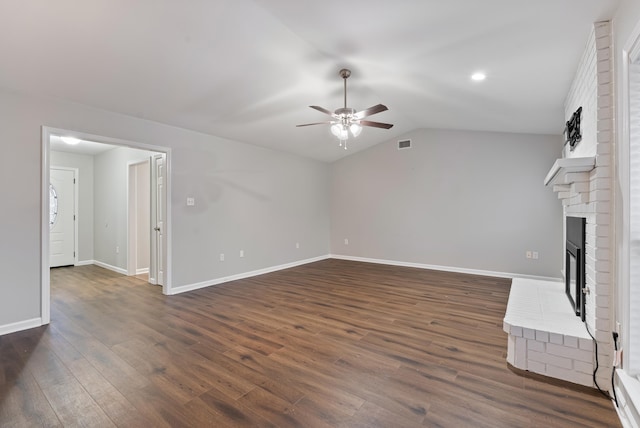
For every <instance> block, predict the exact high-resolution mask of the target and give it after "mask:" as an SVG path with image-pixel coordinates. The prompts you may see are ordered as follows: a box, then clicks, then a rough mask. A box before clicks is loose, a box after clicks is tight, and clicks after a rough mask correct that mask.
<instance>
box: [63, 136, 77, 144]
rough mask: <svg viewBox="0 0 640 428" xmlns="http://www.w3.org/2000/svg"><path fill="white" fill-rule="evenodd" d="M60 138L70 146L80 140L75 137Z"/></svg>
mask: <svg viewBox="0 0 640 428" xmlns="http://www.w3.org/2000/svg"><path fill="white" fill-rule="evenodd" d="M60 139H61V140H62V141H64V142H65V143H67V144H69V145H70V146H75V145H76V144H78V143H79V142H80V140H78V139H77V138H75V137H60Z"/></svg>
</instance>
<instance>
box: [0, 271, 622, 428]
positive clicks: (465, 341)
mask: <svg viewBox="0 0 640 428" xmlns="http://www.w3.org/2000/svg"><path fill="white" fill-rule="evenodd" d="M51 279H52V281H51V282H52V292H51V296H52V305H51V306H52V320H51V324H50V325H49V326H46V327H42V328H38V329H33V330H29V331H24V332H19V333H14V334H10V335H5V336H0V426H2V427H31V426H46V427H54V426H88V427H106V426H121V427H139V426H141V427H152V426H153V427H156V426H158V427H162V426H167V427H181V426H189V427H206V426H212V427H241V426H258V427H263V426H280V427H294V426H295V427H419V426H426V427H579V426H590V427H618V426H620V424H619V422H618V418H617V416H616V413H615V410H614V409H613V407H612V404H611V403H610V402H609V401H608V400H607V399H605V398H604V397H602V396H601V395H599V394H598V393H596V392H595V391H593V390H591V389H588V388H583V387H577V386H572V385H570V384H567V383H563V382H558V381H555V382H551V381H548V380H546V379H543V378H541V377H539V376H533V375H529V374H527V373H526V372H522V373H516V372H514V371H512V370H510V369H509V368H508V366H507V363H506V342H507V338H506V334H505V333H504V332H503V331H502V318H503V316H504V312H505V307H506V303H507V298H508V293H509V284H510V281H509V280H506V279H497V278H489V277H481V276H472V275H463V274H455V273H445V272H436V271H427V270H420V269H411V268H399V267H391V266H382V265H372V264H365V263H356V262H347V261H340V260H326V261H322V262H317V263H313V264H309V265H305V266H301V267H296V268H293V269H288V270H284V271H280V272H276V273H272V274H267V275H263V276H259V277H254V278H250V279H246V280H240V281H235V282H231V283H227V284H222V285H218V286H215V287H209V288H206V289H202V290H198V291H194V292H191V293H185V294H182V295H177V296H172V297H167V296H164V295H162V293H161V289H160V288H159V287H154V286H151V285H148V284H147V283H145V282H144V281H143V280H141V279H139V278H135V277H125V276H122V275H118V274H115V273H113V272H110V271H107V270H104V269H101V268H99V267H95V266H84V267H72V268H57V269H52V272H51Z"/></svg>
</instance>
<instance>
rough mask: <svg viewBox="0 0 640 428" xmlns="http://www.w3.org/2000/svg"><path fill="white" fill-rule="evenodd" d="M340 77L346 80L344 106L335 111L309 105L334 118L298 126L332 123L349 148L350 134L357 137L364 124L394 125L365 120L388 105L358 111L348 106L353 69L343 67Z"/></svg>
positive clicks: (378, 105) (342, 141)
mask: <svg viewBox="0 0 640 428" xmlns="http://www.w3.org/2000/svg"><path fill="white" fill-rule="evenodd" d="M339 74H340V77H342V79H343V80H344V107H343V108H339V109H336V110H335V111H334V112H333V113H332V112H331V111H329V110H327V109H326V108H323V107H319V106H309V107H311V108H312V109H314V110H318V111H319V112H322V113H324V114H327V115H329V116H331V117H332V118H333V120H327V121H324V122H314V123H305V124H303V125H296V126H298V127H299V126H310V125H323V124H331V133H332V134H333V135H335V136H336V137H338V139H339V140H340V146H342V145H343V144H344V148H345V149H346V148H347V139H348V138H349V134H351V135H352V136H353V137H357V136H358V135H360V132H362V127H363V126H371V127H374V128H384V129H389V128H391V127H392V126H393V125H392V124H390V123H382V122H373V121H370V120H363V119H364V118H365V117H369V116H371V115H374V114H376V113H381V112H383V111H385V110H388V108H387V106H385V105H382V104H377V105H375V106H373V107H369V108H368V109H365V110H362V111H356V109H353V108H349V107H347V79H348V78H349V76H351V70H348V69H346V68H343V69H342V70H340V72H339Z"/></svg>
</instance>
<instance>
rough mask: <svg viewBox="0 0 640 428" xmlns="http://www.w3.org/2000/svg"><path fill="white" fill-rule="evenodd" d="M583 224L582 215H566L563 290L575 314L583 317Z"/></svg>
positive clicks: (584, 222)
mask: <svg viewBox="0 0 640 428" xmlns="http://www.w3.org/2000/svg"><path fill="white" fill-rule="evenodd" d="M585 224H586V219H584V218H582V217H567V222H566V232H567V241H566V250H567V252H566V258H565V267H564V271H565V291H566V293H567V297H568V298H569V302H571V306H572V307H573V309H574V311H575V313H576V316H579V317H580V319H582V321H584V319H585V310H584V308H585V300H586V299H585V293H584V288H585V257H584V253H585Z"/></svg>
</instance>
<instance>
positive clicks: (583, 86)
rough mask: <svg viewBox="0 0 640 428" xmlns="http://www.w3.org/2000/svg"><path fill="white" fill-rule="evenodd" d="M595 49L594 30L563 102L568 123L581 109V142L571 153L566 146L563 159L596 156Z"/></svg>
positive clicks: (596, 76)
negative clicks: (580, 108) (579, 108)
mask: <svg viewBox="0 0 640 428" xmlns="http://www.w3.org/2000/svg"><path fill="white" fill-rule="evenodd" d="M596 54H597V49H596V39H595V28H594V29H593V30H592V31H591V34H590V35H589V39H588V42H587V46H586V47H585V50H584V53H583V54H582V58H581V59H580V63H579V65H578V70H577V72H576V75H575V77H574V80H573V84H572V85H571V89H570V90H569V94H568V95H567V98H566V100H565V115H564V116H565V121H568V120H569V119H570V118H571V115H573V112H575V111H576V110H577V109H578V107H582V120H581V122H580V129H581V131H582V141H581V142H580V143H578V145H577V146H576V147H575V149H574V150H573V152H570V151H569V145H568V144H567V145H566V146H565V149H564V156H565V157H586V156H595V154H596V144H595V142H596V136H597V130H596V119H597V102H598V101H597V96H596V86H597V85H598V66H597V63H598V61H597V58H596Z"/></svg>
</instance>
